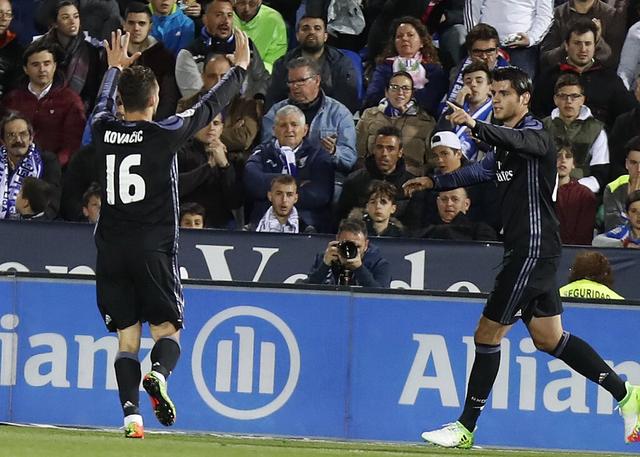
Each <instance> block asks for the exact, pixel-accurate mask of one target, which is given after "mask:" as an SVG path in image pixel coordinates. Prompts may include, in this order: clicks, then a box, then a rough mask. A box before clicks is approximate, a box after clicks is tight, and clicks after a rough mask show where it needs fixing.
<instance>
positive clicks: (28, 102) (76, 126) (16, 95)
mask: <svg viewBox="0 0 640 457" xmlns="http://www.w3.org/2000/svg"><path fill="white" fill-rule="evenodd" d="M3 105H4V109H5V110H11V111H18V112H20V113H21V114H23V115H24V116H26V117H27V118H28V119H29V120H30V121H31V123H32V124H33V129H34V131H35V139H34V142H35V143H36V144H37V145H38V147H39V148H40V149H42V150H45V151H50V152H53V153H54V154H55V155H56V156H57V157H58V161H59V162H60V165H62V166H65V165H66V164H67V162H69V158H70V157H71V154H73V153H74V152H75V151H77V150H78V149H79V148H80V141H81V139H82V131H83V129H84V124H85V122H86V116H85V113H84V105H83V103H82V100H81V99H80V96H78V94H76V93H75V92H73V91H72V90H71V89H68V88H66V87H55V86H54V87H52V88H51V90H50V91H49V93H48V94H47V95H45V96H44V97H42V98H41V99H40V100H38V99H37V98H36V96H35V95H33V94H32V93H31V92H30V91H29V90H28V89H27V88H26V87H24V88H20V89H14V90H12V91H11V92H9V93H8V94H7V96H6V97H5V98H4V103H3Z"/></svg>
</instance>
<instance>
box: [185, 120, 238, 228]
mask: <svg viewBox="0 0 640 457" xmlns="http://www.w3.org/2000/svg"><path fill="white" fill-rule="evenodd" d="M222 128H223V121H222V115H220V114H219V115H218V116H216V117H215V118H214V119H213V121H211V123H210V124H209V125H207V126H206V127H205V128H203V129H202V130H200V131H198V133H196V136H195V137H194V138H193V139H192V140H191V141H190V142H189V143H187V144H186V145H185V146H184V147H183V148H182V149H180V151H179V152H178V170H179V171H180V177H179V180H178V190H179V194H180V200H181V201H182V202H195V203H199V204H200V205H202V206H203V207H204V209H205V211H206V215H207V217H206V226H207V227H213V228H228V227H229V226H230V224H231V222H232V221H233V210H234V209H237V208H240V207H241V206H242V186H241V185H240V182H239V180H238V179H237V178H236V173H235V170H234V168H233V167H232V166H231V163H230V162H229V160H228V158H227V148H226V146H225V145H224V143H223V142H222V141H221V140H220V134H221V133H222Z"/></svg>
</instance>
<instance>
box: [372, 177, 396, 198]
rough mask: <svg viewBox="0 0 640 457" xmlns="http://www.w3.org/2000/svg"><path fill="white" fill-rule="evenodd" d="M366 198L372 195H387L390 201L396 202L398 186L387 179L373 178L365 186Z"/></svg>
mask: <svg viewBox="0 0 640 457" xmlns="http://www.w3.org/2000/svg"><path fill="white" fill-rule="evenodd" d="M367 195H368V199H371V198H372V197H387V198H388V199H389V200H390V201H391V203H394V204H395V202H396V199H397V196H398V188H397V187H396V186H395V185H393V184H392V183H390V182H389V181H382V180H379V179H374V180H373V181H371V183H370V184H369V187H368V188H367Z"/></svg>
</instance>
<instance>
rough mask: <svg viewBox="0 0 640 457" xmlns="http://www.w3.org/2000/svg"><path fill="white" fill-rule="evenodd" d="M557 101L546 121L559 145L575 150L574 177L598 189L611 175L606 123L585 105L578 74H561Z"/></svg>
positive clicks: (555, 99)
mask: <svg viewBox="0 0 640 457" xmlns="http://www.w3.org/2000/svg"><path fill="white" fill-rule="evenodd" d="M553 101H554V103H555V105H556V109H554V110H553V111H552V112H551V116H549V117H547V118H545V119H543V120H542V122H543V123H544V126H545V128H546V129H547V131H548V132H549V133H550V134H551V138H553V141H554V143H555V145H556V149H558V150H560V149H562V148H563V147H564V148H567V147H568V148H569V149H570V150H571V152H572V154H573V160H574V164H575V170H573V172H572V173H571V177H572V178H575V179H577V180H578V182H579V183H580V184H582V185H583V186H586V187H588V188H589V190H591V192H593V193H598V192H599V191H600V189H602V188H603V187H604V186H605V185H606V184H607V179H608V177H609V146H608V143H607V134H606V132H605V131H604V125H603V124H602V122H600V121H599V120H597V119H595V118H594V117H593V115H592V114H591V110H590V109H589V107H588V106H586V105H585V96H584V87H583V86H582V83H581V82H580V79H578V77H577V76H576V75H574V74H571V73H568V74H564V75H562V76H560V77H559V78H558V81H557V82H556V87H555V95H554V96H553Z"/></svg>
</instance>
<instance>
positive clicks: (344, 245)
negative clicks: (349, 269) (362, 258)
mask: <svg viewBox="0 0 640 457" xmlns="http://www.w3.org/2000/svg"><path fill="white" fill-rule="evenodd" d="M338 252H339V253H340V255H341V256H342V257H344V258H345V259H347V260H350V259H355V258H356V257H357V256H358V246H356V243H354V242H353V241H351V240H344V241H340V242H339V243H338Z"/></svg>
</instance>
